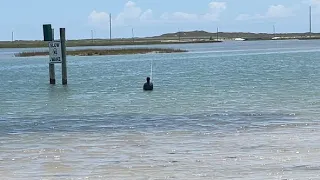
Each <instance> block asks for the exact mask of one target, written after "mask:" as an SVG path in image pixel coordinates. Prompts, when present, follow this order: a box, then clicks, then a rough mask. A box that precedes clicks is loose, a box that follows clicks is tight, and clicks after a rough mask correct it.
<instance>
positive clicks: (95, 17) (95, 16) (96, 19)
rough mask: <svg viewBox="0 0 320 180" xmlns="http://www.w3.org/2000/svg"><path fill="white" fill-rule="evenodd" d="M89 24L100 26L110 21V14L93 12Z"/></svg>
mask: <svg viewBox="0 0 320 180" xmlns="http://www.w3.org/2000/svg"><path fill="white" fill-rule="evenodd" d="M88 19H89V22H90V23H91V24H93V25H97V26H100V25H102V24H105V23H106V22H108V21H109V14H108V13H106V12H97V11H95V10H94V11H92V12H91V13H90V15H89V17H88Z"/></svg>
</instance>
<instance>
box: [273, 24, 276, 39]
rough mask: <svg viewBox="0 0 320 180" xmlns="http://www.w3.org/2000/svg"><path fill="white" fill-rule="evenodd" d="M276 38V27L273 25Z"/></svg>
mask: <svg viewBox="0 0 320 180" xmlns="http://www.w3.org/2000/svg"><path fill="white" fill-rule="evenodd" d="M275 36H276V27H275V26H274V25H273V37H275Z"/></svg>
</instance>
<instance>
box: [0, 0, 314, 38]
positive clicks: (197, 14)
mask: <svg viewBox="0 0 320 180" xmlns="http://www.w3.org/2000/svg"><path fill="white" fill-rule="evenodd" d="M1 1H2V2H1V5H0V17H1V20H0V27H1V28H0V40H1V41H3V40H11V39H12V32H13V34H14V39H15V40H42V39H43V32H42V25H43V24H52V27H53V28H54V29H55V37H58V36H59V28H66V36H67V39H83V38H88V39H90V38H91V37H92V35H93V37H94V38H109V14H111V18H112V37H113V38H119V37H132V30H133V34H134V36H135V37H147V36H154V35H160V34H163V33H170V32H177V31H179V30H180V31H193V30H205V31H209V32H216V29H217V27H218V28H219V31H220V32H267V33H273V26H274V27H275V30H276V32H308V31H309V6H312V19H313V22H312V31H313V32H319V31H320V21H319V22H318V21H317V20H316V19H317V18H319V17H320V0H268V1H263V0H197V1H194V0H189V1H186V0H90V1H88V0H77V1H76V0H53V1H48V0H10V1H9V0H1Z"/></svg>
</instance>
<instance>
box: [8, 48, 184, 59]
mask: <svg viewBox="0 0 320 180" xmlns="http://www.w3.org/2000/svg"><path fill="white" fill-rule="evenodd" d="M182 52H188V51H187V50H182V49H170V48H122V49H80V50H67V56H106V55H128V54H148V53H182ZM14 56H15V57H31V56H49V51H34V52H20V53H16V54H14Z"/></svg>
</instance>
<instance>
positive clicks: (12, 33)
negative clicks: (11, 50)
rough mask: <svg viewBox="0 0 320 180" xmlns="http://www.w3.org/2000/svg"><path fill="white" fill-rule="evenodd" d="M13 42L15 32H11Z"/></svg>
mask: <svg viewBox="0 0 320 180" xmlns="http://www.w3.org/2000/svg"><path fill="white" fill-rule="evenodd" d="M11 41H12V42H13V41H14V31H12V32H11Z"/></svg>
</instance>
